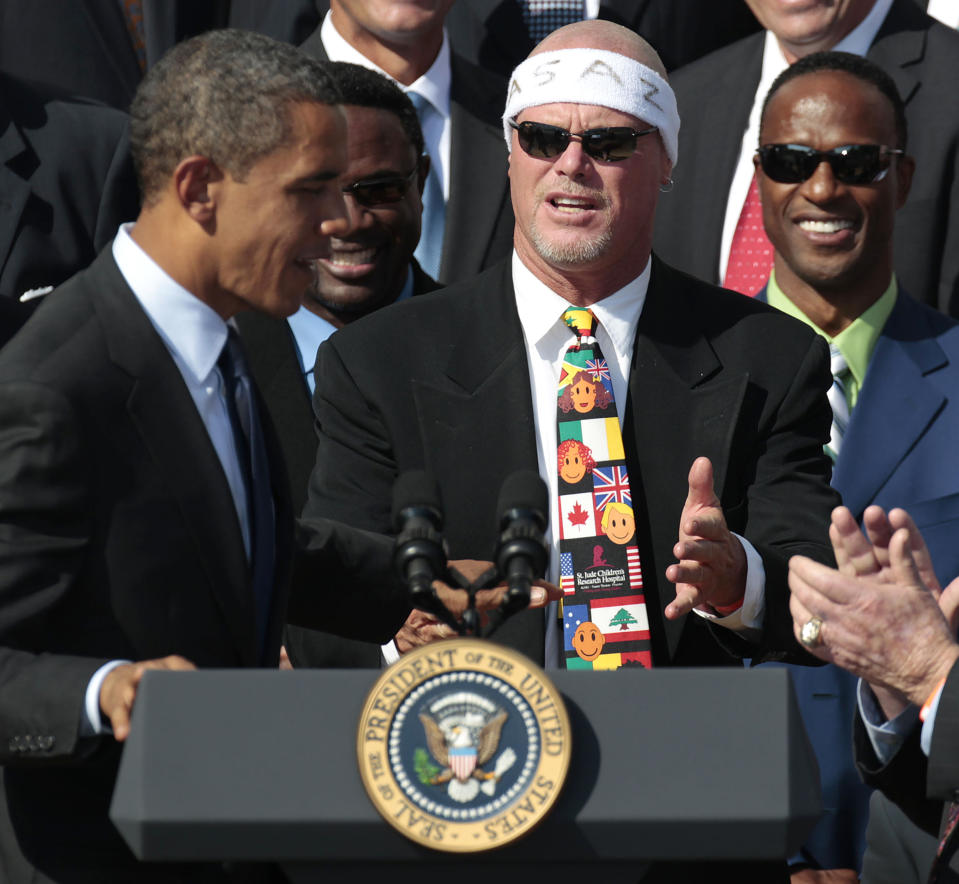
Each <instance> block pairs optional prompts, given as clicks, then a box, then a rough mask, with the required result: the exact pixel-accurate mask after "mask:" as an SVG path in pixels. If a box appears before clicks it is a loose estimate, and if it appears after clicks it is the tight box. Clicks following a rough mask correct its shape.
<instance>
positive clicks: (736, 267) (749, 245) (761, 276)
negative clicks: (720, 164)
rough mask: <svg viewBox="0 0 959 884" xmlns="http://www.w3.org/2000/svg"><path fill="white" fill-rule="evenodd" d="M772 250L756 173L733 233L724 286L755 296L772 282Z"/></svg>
mask: <svg viewBox="0 0 959 884" xmlns="http://www.w3.org/2000/svg"><path fill="white" fill-rule="evenodd" d="M773 253H774V250H773V246H772V243H771V242H770V241H769V237H767V236H766V228H765V227H763V207H762V203H761V202H760V201H759V184H758V183H757V182H756V173H755V172H754V173H753V180H752V182H751V183H750V185H749V193H747V194H746V202H745V203H743V210H742V212H741V213H740V215H739V223H738V224H737V225H736V232H735V233H734V234H733V242H732V245H731V246H730V247H729V261H728V263H727V264H726V278H725V279H724V280H723V285H724V286H725V287H726V288H727V289H732V290H733V291H735V292H741V293H742V294H744V295H749V296H750V297H751V296H753V295H755V294H756V293H757V292H759V291H760V290H761V289H762V287H763V286H764V285H765V284H766V283H767V282H768V281H769V271H770V270H772V266H773Z"/></svg>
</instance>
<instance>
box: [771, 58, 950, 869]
mask: <svg viewBox="0 0 959 884" xmlns="http://www.w3.org/2000/svg"><path fill="white" fill-rule="evenodd" d="M910 134H911V133H910ZM759 145H760V147H759V150H758V151H757V153H756V156H755V166H756V174H757V179H758V185H759V194H760V197H761V199H762V208H763V221H764V224H765V229H766V233H767V234H768V236H769V239H770V241H771V242H772V244H773V246H774V248H775V258H774V267H773V271H772V274H771V276H770V279H769V283H768V285H767V286H766V287H765V289H764V290H763V291H762V292H761V293H760V298H762V299H763V300H768V302H769V303H770V304H772V305H773V306H775V307H778V308H779V309H781V310H783V311H785V312H786V313H789V314H790V315H792V316H794V317H796V318H797V319H799V320H801V321H803V322H805V323H806V324H807V325H809V326H810V327H812V328H813V329H815V330H816V331H817V332H818V333H819V334H821V335H822V336H823V337H824V338H826V340H827V341H828V342H829V344H830V347H831V349H832V351H833V372H834V377H835V381H834V387H833V390H832V391H831V392H830V401H831V402H832V404H833V412H834V419H833V427H832V434H831V439H830V443H829V454H830V456H831V457H832V458H833V459H834V461H835V468H834V471H833V479H832V484H833V486H834V487H835V488H836V489H837V490H838V491H839V492H840V493H841V494H842V497H843V501H844V502H845V504H846V506H847V507H848V508H849V509H850V511H851V512H852V514H853V516H854V517H855V518H856V519H857V520H860V519H862V517H863V513H864V511H865V509H866V507H867V506H869V505H871V504H879V505H880V506H882V507H883V508H885V509H890V508H892V507H905V508H907V509H908V510H909V511H910V513H912V514H913V515H914V517H915V518H916V520H917V523H918V524H919V527H920V528H921V529H922V531H923V533H924V534H926V535H927V540H928V543H929V546H930V549H931V550H932V554H933V559H934V561H935V562H936V568H937V572H938V574H939V576H940V578H941V579H942V581H943V583H944V584H945V583H946V582H948V581H949V580H951V579H952V578H953V577H956V576H957V575H959V547H957V546H956V543H955V538H956V536H957V533H959V503H957V500H959V468H957V467H956V466H955V463H956V461H955V440H956V438H957V436H959V405H957V403H956V398H955V390H956V389H957V388H959V326H957V324H956V323H955V322H954V321H952V320H951V319H949V318H947V317H944V316H943V315H942V314H940V313H938V312H937V311H935V310H933V309H931V308H929V307H926V306H925V305H922V304H919V303H917V302H916V301H915V300H914V299H912V298H910V297H909V294H908V293H907V292H906V291H905V290H904V287H903V286H901V285H900V284H899V281H898V274H897V273H896V272H894V266H895V262H894V257H893V231H894V228H895V226H896V215H897V212H898V211H899V209H900V208H901V207H902V205H903V204H904V203H905V201H906V199H907V197H908V195H909V190H910V186H911V184H912V181H913V171H914V168H915V165H916V164H915V162H914V160H913V159H912V157H911V156H909V155H907V153H906V146H907V125H906V117H905V113H904V108H903V102H902V99H901V97H900V95H899V92H898V90H897V89H896V86H895V84H894V83H893V81H892V79H891V78H890V77H889V76H888V75H887V74H886V73H885V72H884V71H883V70H882V69H881V68H879V67H878V66H877V65H874V64H873V63H871V62H870V61H868V60H866V59H864V58H861V57H859V56H856V55H851V54H848V53H840V52H824V53H815V54H813V55H809V56H807V57H805V58H803V59H800V60H799V61H797V62H796V63H795V64H794V65H792V66H791V67H789V68H788V69H787V70H786V71H784V72H783V73H782V74H781V75H780V76H779V77H778V78H777V80H776V81H775V82H774V83H773V85H772V87H771V89H770V92H769V94H768V95H767V97H766V100H765V103H764V106H763V112H762V119H761V125H760V135H759ZM899 223H902V219H901V217H900V218H899ZM794 680H795V683H796V688H797V694H798V696H799V700H800V706H801V708H802V711H803V714H804V717H805V720H806V725H807V729H808V730H809V733H810V735H811V737H812V740H813V743H814V746H815V747H816V750H817V754H818V757H819V763H820V771H821V775H822V782H823V794H824V798H825V803H826V806H827V808H829V811H830V812H829V814H828V815H827V816H826V817H825V818H824V819H823V821H822V822H821V823H820V825H819V827H818V828H817V829H816V830H815V832H814V833H813V836H812V837H811V839H810V840H809V841H808V842H807V844H806V848H805V850H806V853H807V858H808V860H809V861H810V862H811V863H813V865H815V866H821V867H822V868H827V869H836V868H846V869H849V870H858V866H859V862H860V860H861V858H862V856H863V849H864V847H865V840H864V835H865V827H866V819H867V815H868V812H867V802H868V800H869V795H868V791H867V790H866V789H865V787H863V786H862V785H861V784H860V783H859V781H858V777H857V775H856V772H855V769H854V766H853V762H852V756H851V753H850V752H849V745H850V741H851V738H852V732H851V724H852V719H853V711H854V708H855V680H854V679H853V678H852V676H849V675H848V674H846V673H844V672H842V671H841V670H839V669H836V668H835V667H832V666H830V667H823V668H818V669H798V668H797V669H796V670H795V671H794ZM872 801H873V805H874V806H875V805H876V804H877V803H879V804H880V805H882V807H881V808H880V811H881V812H880V813H877V814H875V816H876V819H877V820H879V819H888V818H892V817H898V816H900V815H899V814H897V813H896V811H895V809H894V808H892V807H891V805H888V803H886V801H885V799H883V798H882V797H881V796H878V795H877V796H875V797H874V798H873V799H872ZM902 819H903V821H904V818H902ZM904 825H905V826H908V823H905V822H904ZM887 840H888V839H884V838H872V837H870V838H869V842H870V843H872V844H880V843H885V842H886V841H887ZM910 840H912V839H910ZM927 851H928V848H927ZM932 855H934V844H933V845H932V851H931V852H929V853H927V856H926V857H925V858H924V859H923V860H921V862H925V863H926V864H927V865H928V863H929V862H930V861H931V858H932ZM866 862H867V866H868V864H869V863H873V864H874V865H873V866H872V869H871V870H870V869H869V868H868V867H864V869H863V871H864V873H869V874H873V873H875V871H876V870H877V869H878V868H886V869H888V868H889V857H888V856H884V857H883V858H882V859H881V860H879V859H878V858H877V857H870V855H869V853H867V855H866ZM878 862H881V863H882V865H881V866H880V865H875V863H878ZM849 874H850V876H851V877H850V880H855V872H854V871H850V872H849ZM893 879H894V880H898V881H902V880H906V879H905V878H901V877H897V876H895V875H893V876H891V877H886V878H884V879H883V880H893Z"/></svg>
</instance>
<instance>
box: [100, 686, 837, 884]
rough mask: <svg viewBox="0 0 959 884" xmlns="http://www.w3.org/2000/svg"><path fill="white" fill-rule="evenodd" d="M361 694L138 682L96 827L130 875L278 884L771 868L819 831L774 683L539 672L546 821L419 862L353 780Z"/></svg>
mask: <svg viewBox="0 0 959 884" xmlns="http://www.w3.org/2000/svg"><path fill="white" fill-rule="evenodd" d="M378 675H379V673H378V672H375V671H367V670H353V671H342V670H341V671H328V670H327V671H324V670H312V671H297V672H276V671H233V670H229V671H227V670H222V671H204V672H187V673H172V672H148V673H147V674H146V675H145V676H144V679H143V683H142V684H141V686H140V690H139V695H138V697H137V703H136V707H135V714H134V718H133V729H132V732H131V734H130V737H129V739H128V740H127V744H126V748H125V749H124V754H123V762H122V765H121V768H120V774H119V777H118V781H117V787H116V792H115V793H114V797H113V806H112V809H111V818H112V819H113V821H114V823H115V824H116V826H117V828H118V829H119V830H120V832H121V833H122V835H123V837H124V838H125V839H126V841H127V843H128V844H129V845H130V847H131V848H132V849H133V852H134V853H135V854H136V855H137V856H138V857H140V858H141V859H150V860H174V859H176V860H213V859H217V860H276V861H279V862H281V863H282V864H283V866H284V869H285V871H286V872H287V874H288V875H289V877H290V878H291V879H292V880H293V881H304V882H306V881H320V880H322V881H324V882H337V881H347V880H349V881H350V882H352V884H356V882H357V881H364V882H365V881H377V880H383V881H389V882H390V884H397V882H404V881H416V882H420V884H421V882H428V881H433V880H436V881H440V880H444V881H448V880H455V881H457V884H461V882H462V884H469V882H472V881H477V882H478V881H480V880H482V881H485V882H487V884H488V882H489V881H490V879H491V876H495V880H496V884H504V882H507V881H514V880H515V881H523V882H526V881H528V880H529V879H530V878H531V876H532V877H534V878H536V879H537V880H549V881H550V882H551V884H560V882H563V881H566V880H570V881H572V880H576V881H577V882H579V884H581V882H583V881H584V880H586V881H602V882H603V884H610V882H616V881H620V880H622V881H630V882H635V881H636V880H637V878H638V877H639V869H640V868H641V867H642V864H643V863H644V862H647V861H649V860H657V859H660V860H663V859H682V860H722V859H756V860H771V859H777V858H778V859H781V858H784V857H786V856H789V855H791V854H792V853H793V852H795V850H796V848H798V846H799V845H800V844H801V843H802V841H803V839H804V838H805V836H806V835H807V834H808V832H809V830H810V829H811V828H812V826H813V824H814V823H815V821H816V819H817V818H818V816H819V814H820V810H821V807H820V796H819V776H818V771H817V767H816V762H815V759H814V756H813V752H812V749H811V747H810V746H809V742H808V740H807V737H806V734H805V731H804V730H803V726H802V722H801V720H800V717H799V710H798V708H797V706H796V700H795V697H794V695H793V691H792V686H791V684H790V682H789V675H788V672H787V671H786V670H784V669H778V668H770V669H760V670H752V671H743V670H737V669H672V670H657V671H655V672H645V671H641V670H640V671H637V670H620V671H618V672H609V673H602V672H598V673H597V672H557V673H551V675H552V676H553V680H554V681H555V683H556V685H557V687H558V688H559V689H560V690H561V691H562V693H563V697H564V699H565V701H566V706H567V709H568V711H569V716H570V721H571V725H572V743H573V755H572V762H571V765H570V772H569V776H568V777H567V780H566V786H565V789H564V791H563V794H562V795H561V796H560V798H559V801H558V802H557V804H556V806H555V807H554V809H553V812H552V814H551V815H550V816H549V817H548V818H547V819H546V820H545V821H544V822H543V823H542V825H541V826H540V827H539V828H538V829H536V830H535V831H533V832H532V833H531V834H530V835H529V836H528V837H527V838H525V839H523V840H521V841H518V842H516V843H514V844H510V845H507V846H506V847H504V848H502V849H500V850H496V851H492V852H490V853H484V854H472V855H468V856H456V855H451V854H445V853H435V852H433V851H430V850H428V849H426V848H422V847H419V846H418V845H416V844H413V843H412V842H409V841H407V840H406V839H405V838H403V837H402V836H401V835H400V834H399V833H398V832H396V831H395V830H394V829H393V828H391V827H390V826H389V825H387V824H386V823H385V822H384V821H383V820H382V818H381V817H380V816H379V814H378V813H377V812H376V810H375V809H374V808H373V805H372V804H371V803H370V801H369V799H368V798H367V796H366V792H365V791H364V789H363V784H362V782H361V780H360V775H359V773H358V770H357V763H356V748H355V747H356V727H357V721H358V719H359V716H360V712H361V709H362V705H363V701H364V698H365V697H366V694H367V693H368V691H369V690H370V688H371V687H372V685H373V683H374V681H375V680H376V678H377V677H378ZM547 875H548V876H549V877H548V878H546V877H545V876H547Z"/></svg>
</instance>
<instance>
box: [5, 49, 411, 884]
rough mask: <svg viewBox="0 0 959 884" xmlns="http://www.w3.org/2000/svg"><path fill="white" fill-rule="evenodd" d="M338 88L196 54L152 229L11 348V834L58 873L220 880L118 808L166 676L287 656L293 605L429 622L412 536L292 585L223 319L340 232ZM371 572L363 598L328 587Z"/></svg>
mask: <svg viewBox="0 0 959 884" xmlns="http://www.w3.org/2000/svg"><path fill="white" fill-rule="evenodd" d="M337 100H338V93H337V92H336V90H335V87H333V85H332V84H331V83H330V82H329V80H328V78H327V76H326V74H325V72H324V71H323V69H322V68H321V67H320V66H319V65H317V64H316V63H315V62H313V61H311V60H310V59H308V58H306V57H304V56H303V55H302V54H301V53H298V52H297V51H296V50H294V49H293V48H292V47H289V46H287V45H285V44H278V43H274V42H273V41H271V40H269V39H267V38H265V37H259V36H257V35H253V34H244V33H242V32H239V31H225V32H212V33H210V34H208V35H205V36H204V37H201V38H197V39H195V40H192V41H189V42H187V43H184V44H181V45H180V46H179V47H178V48H177V49H176V50H174V52H173V53H171V55H170V56H169V57H168V58H167V60H166V61H165V62H161V63H160V64H159V65H157V66H156V67H155V68H154V69H153V70H152V71H151V72H150V73H149V74H148V75H147V77H146V79H145V80H144V82H143V84H142V85H141V87H140V89H139V91H138V93H137V100H136V101H135V103H134V106H133V109H132V120H133V124H132V136H133V148H134V157H135V161H136V165H137V172H138V175H139V178H140V182H141V186H142V190H143V196H144V207H143V210H142V211H141V213H140V215H139V217H138V219H137V221H136V223H135V224H134V225H130V226H124V227H123V228H121V230H120V232H119V233H118V235H117V238H116V240H115V241H114V243H113V246H112V248H109V249H107V250H105V251H104V252H103V253H102V254H101V255H100V257H99V258H98V259H97V260H96V261H95V262H94V263H93V265H92V266H91V267H90V268H89V269H88V270H86V271H83V272H81V273H80V274H78V275H77V276H75V277H74V278H73V279H71V280H70V281H69V282H67V283H66V284H64V285H63V286H62V287H61V288H60V289H58V290H57V291H56V292H55V293H54V294H53V295H51V296H50V298H49V299H48V300H47V301H46V302H45V303H44V304H43V305H42V306H41V308H40V309H39V311H38V312H37V314H36V315H35V317H34V318H33V320H32V321H31V322H30V323H28V325H27V326H26V327H25V328H24V329H23V330H22V331H21V333H20V334H19V335H18V336H17V337H16V338H14V340H13V341H12V342H11V343H10V344H8V345H7V347H6V348H5V349H4V351H3V353H2V355H0V500H2V505H0V695H2V697H3V702H2V704H0V763H2V764H3V765H4V767H5V769H4V780H5V795H4V800H5V813H4V814H3V815H2V816H4V817H6V818H7V819H8V820H9V825H10V826H11V827H12V832H9V831H7V832H4V833H3V836H2V838H0V843H4V844H6V845H9V844H11V843H15V844H17V845H18V849H19V850H21V851H22V853H23V854H24V855H25V857H26V859H27V860H28V861H29V862H30V863H31V864H33V865H35V866H36V867H37V868H38V870H39V873H40V878H39V880H43V881H47V880H55V881H97V882H104V881H131V880H136V881H150V880H163V881H168V880H179V878H178V875H179V874H180V873H181V871H182V873H183V875H184V876H187V878H188V879H189V880H204V879H205V878H206V876H205V874H204V873H203V871H202V870H192V871H190V870H179V869H177V868H175V867H160V868H159V869H157V868H149V867H139V866H135V865H134V859H133V856H132V854H131V853H130V852H129V850H128V849H127V848H126V846H125V845H124V844H123V843H122V842H121V840H120V838H119V836H118V834H117V833H116V831H115V830H114V829H113V828H112V826H111V825H110V823H109V821H108V818H107V810H108V805H109V801H110V795H111V791H112V786H113V780H114V775H115V772H116V767H117V763H118V760H119V755H120V742H119V741H122V740H123V739H124V738H125V737H126V735H127V733H128V730H129V715H130V710H131V707H132V704H133V702H134V699H135V695H136V688H137V684H138V682H139V679H140V677H141V676H142V673H143V671H144V670H145V669H149V668H168V669H186V668H192V667H193V666H194V665H197V666H227V667H233V666H275V665H276V661H277V657H278V651H279V644H280V629H281V626H282V624H283V622H284V621H285V619H286V616H287V614H288V613H289V616H290V617H291V619H293V620H294V622H299V621H303V622H305V623H307V624H311V625H318V624H320V623H322V624H330V625H331V626H332V627H333V628H336V627H337V625H338V624H343V626H344V627H345V628H346V630H347V632H350V631H352V632H354V633H358V634H361V635H362V634H364V633H365V632H366V631H367V630H369V633H370V634H369V635H367V636H366V637H368V638H373V639H377V640H386V639H387V638H388V637H389V636H390V635H392V634H393V633H394V632H395V631H396V629H397V628H398V626H399V624H401V623H402V621H403V618H404V617H405V615H406V613H407V609H406V607H405V605H403V604H402V603H401V602H399V601H394V600H393V598H392V593H391V584H392V581H391V579H390V577H389V574H390V567H389V560H390V553H391V544H389V543H388V542H387V541H385V540H383V539H376V538H366V537H360V536H359V535H357V534H355V533H354V532H344V531H343V530H341V529H340V528H339V527H337V526H332V525H325V524H322V523H316V524H314V525H313V526H312V529H313V531H312V532H311V533H310V534H308V535H307V536H306V537H305V538H304V545H303V548H302V550H301V552H300V554H299V556H298V561H297V580H298V581H300V582H299V583H298V584H297V586H298V587H300V588H301V589H304V588H305V589H306V590H307V591H300V592H295V591H294V592H293V593H291V592H290V575H291V564H292V557H293V549H292V547H293V522H292V516H291V511H290V506H289V500H288V490H287V482H286V478H285V474H284V471H283V467H282V458H281V456H280V454H279V450H278V446H277V443H276V441H275V438H274V436H273V434H272V432H271V431H270V428H269V426H268V424H266V423H261V421H260V417H262V415H263V409H262V408H261V407H260V406H259V404H258V403H257V400H256V394H255V391H254V388H251V387H250V385H249V379H248V377H247V376H246V374H245V372H244V369H243V358H242V354H241V353H238V352H237V349H236V347H235V346H234V344H232V343H230V338H231V335H233V333H231V332H230V331H229V328H228V325H227V322H226V320H227V319H229V318H230V317H231V316H232V315H233V314H234V313H236V312H238V311H240V310H243V309H251V308H252V309H256V310H262V311H264V312H267V313H270V314H271V315H274V316H277V317H282V316H285V315H287V314H289V313H291V312H292V311H293V310H295V309H296V308H297V306H298V305H299V303H300V299H301V296H302V292H303V290H304V289H305V288H306V287H307V286H308V285H309V284H310V282H311V280H312V267H311V262H312V261H313V260H314V259H316V258H317V257H319V256H320V255H322V254H324V250H325V248H326V239H327V237H328V236H329V235H330V234H331V233H334V232H336V231H337V230H338V229H339V228H340V227H341V226H342V224H343V222H342V220H341V217H342V212H343V197H342V194H341V192H340V187H339V181H340V175H341V174H342V172H343V169H344V167H345V162H346V160H345V134H346V133H345V123H344V120H343V115H342V112H341V110H340V109H339V107H338V106H337V105H336V102H337ZM214 158H215V159H214ZM234 388H235V390H236V395H235V396H234V395H233V389H234ZM221 391H222V392H221ZM231 401H233V402H235V405H231ZM241 427H242V429H241ZM377 541H378V542H377ZM371 575H373V577H375V579H373V577H371ZM353 579H356V580H357V581H359V582H364V581H365V580H367V579H369V580H370V586H371V588H372V594H371V595H370V596H369V597H367V603H366V604H364V605H362V606H359V607H358V606H357V605H356V604H354V603H353V601H352V600H354V599H362V598H363V597H364V596H363V594H362V593H360V594H355V593H346V594H344V595H341V596H335V595H334V594H332V593H329V592H318V591H317V590H318V589H321V588H327V589H329V588H330V587H334V586H336V585H337V584H339V585H341V586H343V585H347V581H350V583H349V585H350V586H351V588H352V580H353ZM379 587H381V588H379ZM288 602H289V604H288ZM346 609H352V610H351V612H348V611H347V610H346ZM252 714H254V715H255V710H253V711H252ZM5 849H6V848H5ZM4 871H5V872H6V873H8V874H10V869H9V868H6V869H5V870H4ZM209 875H210V879H211V880H218V878H217V877H216V870H209ZM190 876H192V877H190ZM11 877H12V875H11ZM187 878H185V879H187ZM25 880H31V881H32V880H38V879H37V878H33V877H28V878H26V879H25Z"/></svg>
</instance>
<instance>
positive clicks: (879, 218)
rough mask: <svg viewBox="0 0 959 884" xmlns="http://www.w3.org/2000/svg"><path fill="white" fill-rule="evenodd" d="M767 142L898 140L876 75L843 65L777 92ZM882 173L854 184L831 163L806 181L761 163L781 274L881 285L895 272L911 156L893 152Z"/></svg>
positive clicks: (815, 282) (819, 282)
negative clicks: (778, 175)
mask: <svg viewBox="0 0 959 884" xmlns="http://www.w3.org/2000/svg"><path fill="white" fill-rule="evenodd" d="M760 143H762V144H798V145H804V146H807V147H813V148H816V149H818V150H828V149H829V148H833V147H839V146H842V145H846V144H884V145H887V146H889V147H896V146H897V140H896V128H895V118H894V115H893V109H892V106H891V105H890V103H889V101H888V99H887V98H885V96H883V95H882V93H881V92H879V90H878V89H877V88H876V87H875V86H873V85H872V84H869V83H864V82H862V81H861V80H859V79H857V78H856V77H853V76H852V75H851V74H847V73H843V72H838V71H820V72H817V73H813V74H805V75H803V76H801V77H797V78H796V79H795V80H791V81H790V82H788V83H786V84H785V85H784V86H782V87H781V88H780V89H779V91H778V92H777V93H776V94H775V95H774V96H773V98H772V100H771V101H770V103H769V105H768V107H767V109H766V115H765V118H764V121H763V126H762V132H761V133H760ZM890 163H891V165H890V168H889V171H888V172H887V173H886V177H885V178H883V180H881V181H878V182H876V183H874V184H864V185H850V184H843V183H842V182H841V181H839V180H837V179H836V177H835V175H834V174H833V171H832V169H831V168H830V166H829V164H828V163H825V162H824V163H820V164H819V166H818V167H817V169H816V171H815V172H814V173H813V175H812V177H810V178H809V179H807V180H806V181H803V182H801V183H799V184H782V183H779V182H776V181H773V180H771V179H770V178H768V177H767V176H766V175H764V174H763V173H762V170H761V169H760V170H759V171H758V182H759V192H760V196H761V199H762V204H763V223H764V225H765V227H766V232H767V234H768V235H769V239H770V241H771V242H772V244H773V245H774V246H775V247H776V251H777V258H776V278H777V280H779V281H780V283H781V284H782V283H783V282H787V283H788V281H789V280H790V278H791V277H792V276H795V277H798V278H799V279H800V280H802V281H803V282H805V283H806V284H808V285H809V286H811V287H812V288H814V289H816V290H818V291H827V290H833V291H836V292H837V293H840V294H841V293H842V292H843V291H846V292H847V293H851V292H853V289H854V287H855V286H858V285H860V284H861V283H862V282H863V281H864V280H872V279H874V280H875V286H878V288H877V291H880V292H881V291H882V290H883V289H884V287H885V285H887V284H888V280H889V276H890V275H891V273H892V247H891V244H892V234H893V226H894V218H895V213H896V209H897V208H898V207H899V206H900V205H902V203H903V202H904V201H905V198H906V195H907V194H908V184H909V180H908V179H909V177H910V172H911V168H912V161H911V160H909V159H908V158H906V159H899V158H895V157H893V158H891V159H890Z"/></svg>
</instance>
